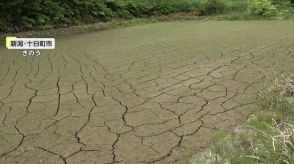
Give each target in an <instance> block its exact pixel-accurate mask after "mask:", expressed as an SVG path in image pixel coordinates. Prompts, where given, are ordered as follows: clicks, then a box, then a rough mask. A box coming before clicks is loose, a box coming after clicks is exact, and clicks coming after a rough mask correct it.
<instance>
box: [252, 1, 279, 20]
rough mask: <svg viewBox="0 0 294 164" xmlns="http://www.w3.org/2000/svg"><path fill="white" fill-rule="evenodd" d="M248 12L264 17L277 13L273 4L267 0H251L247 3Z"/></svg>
mask: <svg viewBox="0 0 294 164" xmlns="http://www.w3.org/2000/svg"><path fill="white" fill-rule="evenodd" d="M249 12H250V14H252V15H257V16H265V17H271V16H276V15H277V13H278V11H277V8H276V7H275V5H273V4H272V3H271V2H270V1H269V0H252V1H251V3H250V5H249Z"/></svg>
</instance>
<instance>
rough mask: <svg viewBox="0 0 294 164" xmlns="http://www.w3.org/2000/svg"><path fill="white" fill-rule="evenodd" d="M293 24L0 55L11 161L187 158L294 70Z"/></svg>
mask: <svg viewBox="0 0 294 164" xmlns="http://www.w3.org/2000/svg"><path fill="white" fill-rule="evenodd" d="M293 27H294V22H293V21H187V22H162V23H154V24H147V25H138V26H133V27H127V28H119V29H113V30H106V31H98V32H92V33H88V34H83V35H71V36H60V37H57V38H56V49H55V50H42V51H41V55H40V56H27V57H24V56H22V55H21V51H18V50H7V49H5V48H0V163H32V164H34V163H48V164H51V163H55V164H58V163H70V164H71V163H73V164H75V163H76V164H80V163H87V164H90V163H127V164H140V163H160V164H161V163H181V162H182V160H183V159H185V158H187V157H189V156H191V155H193V154H197V152H200V151H202V150H203V149H205V148H206V147H207V146H208V145H209V143H210V142H211V140H210V137H211V135H212V134H213V133H215V132H216V131H218V130H226V129H230V128H232V127H234V126H235V125H236V124H237V123H238V122H240V121H242V120H243V119H246V118H247V116H248V115H249V114H250V113H252V112H253V111H254V110H256V105H255V97H256V93H257V92H258V91H259V90H261V89H263V88H264V86H265V84H266V83H267V82H270V81H272V79H273V78H274V76H275V74H278V75H281V74H285V75H286V74H290V73H291V72H293V71H294V63H293V61H294V35H293V33H294V28H293Z"/></svg>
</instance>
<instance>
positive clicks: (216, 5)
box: [200, 0, 226, 15]
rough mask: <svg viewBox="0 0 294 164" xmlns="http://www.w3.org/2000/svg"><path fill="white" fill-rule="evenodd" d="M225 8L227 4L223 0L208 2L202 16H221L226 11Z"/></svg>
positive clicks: (209, 0)
mask: <svg viewBox="0 0 294 164" xmlns="http://www.w3.org/2000/svg"><path fill="white" fill-rule="evenodd" d="M225 8H226V4H225V2H224V1H223V0H207V2H206V3H205V4H204V7H203V9H202V10H201V11H200V13H201V15H214V14H221V13H223V12H224V11H225Z"/></svg>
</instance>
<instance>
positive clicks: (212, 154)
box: [190, 76, 294, 164]
mask: <svg viewBox="0 0 294 164" xmlns="http://www.w3.org/2000/svg"><path fill="white" fill-rule="evenodd" d="M257 104H258V106H259V107H260V109H262V110H261V111H259V112H256V113H255V114H254V115H251V116H250V117H249V119H248V121H247V123H245V124H244V125H240V126H239V127H237V128H236V129H235V130H234V132H231V133H229V134H228V133H224V132H219V133H217V134H216V135H215V136H214V137H213V139H212V140H213V142H212V147H211V148H210V149H209V150H207V151H205V152H203V153H202V154H199V155H198V156H195V157H194V158H191V159H190V161H191V160H192V161H194V163H232V164H233V163H236V164H237V163H244V164H245V163H252V164H254V163H256V164H257V163H294V76H292V77H290V78H288V79H284V78H283V79H282V80H276V81H275V83H274V84H273V86H271V87H269V88H268V90H267V91H265V92H262V93H261V94H260V95H259V96H258V99H257Z"/></svg>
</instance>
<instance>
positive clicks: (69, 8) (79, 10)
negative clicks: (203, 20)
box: [0, 0, 294, 32]
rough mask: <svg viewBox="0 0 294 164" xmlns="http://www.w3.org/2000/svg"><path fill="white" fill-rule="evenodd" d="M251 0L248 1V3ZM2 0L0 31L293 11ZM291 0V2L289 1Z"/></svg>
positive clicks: (239, 2) (151, 1) (237, 0)
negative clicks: (115, 20)
mask: <svg viewBox="0 0 294 164" xmlns="http://www.w3.org/2000/svg"><path fill="white" fill-rule="evenodd" d="M249 1H250V3H248V2H249ZM249 1H248V0H1V3H0V32H4V31H14V32H17V31H22V30H29V29H47V28H51V27H56V26H69V25H75V24H80V23H92V22H103V21H108V20H111V19H113V18H123V19H131V18H143V17H150V16H159V15H169V14H175V13H195V14H196V15H197V14H201V15H204V16H205V15H218V14H227V13H232V12H234V13H247V9H248V5H249V9H250V13H251V14H253V15H261V16H275V15H278V16H284V15H291V14H293V13H294V12H293V3H294V0H272V3H271V1H270V0H252V1H251V0H249ZM291 2H292V3H291Z"/></svg>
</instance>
